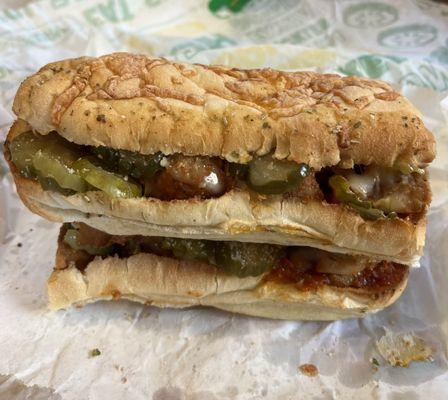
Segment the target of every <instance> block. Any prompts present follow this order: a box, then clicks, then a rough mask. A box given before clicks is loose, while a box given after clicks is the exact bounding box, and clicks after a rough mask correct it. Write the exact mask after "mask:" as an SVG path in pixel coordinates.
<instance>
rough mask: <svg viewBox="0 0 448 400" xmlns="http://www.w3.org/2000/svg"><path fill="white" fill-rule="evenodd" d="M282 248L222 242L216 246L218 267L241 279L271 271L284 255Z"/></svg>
mask: <svg viewBox="0 0 448 400" xmlns="http://www.w3.org/2000/svg"><path fill="white" fill-rule="evenodd" d="M283 251H284V250H283V249H282V247H281V246H276V245H270V244H261V243H241V242H222V243H219V245H217V246H216V251H215V256H216V265H217V266H218V268H219V269H221V270H222V271H224V272H226V273H228V274H230V275H236V276H238V277H240V278H243V277H247V276H258V275H261V274H263V273H265V272H267V271H270V270H271V269H272V268H273V267H274V266H275V265H276V264H277V262H278V261H279V260H280V258H281V257H282V255H283Z"/></svg>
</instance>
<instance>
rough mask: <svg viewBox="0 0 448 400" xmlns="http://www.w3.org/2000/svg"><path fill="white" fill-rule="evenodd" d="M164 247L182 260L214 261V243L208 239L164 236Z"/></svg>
mask: <svg viewBox="0 0 448 400" xmlns="http://www.w3.org/2000/svg"><path fill="white" fill-rule="evenodd" d="M162 249H164V250H170V251H171V252H172V253H173V255H174V257H176V258H180V259H182V260H189V261H193V260H200V261H207V262H212V261H213V259H214V247H213V243H210V242H208V241H206V240H194V239H178V238H164V239H163V241H162Z"/></svg>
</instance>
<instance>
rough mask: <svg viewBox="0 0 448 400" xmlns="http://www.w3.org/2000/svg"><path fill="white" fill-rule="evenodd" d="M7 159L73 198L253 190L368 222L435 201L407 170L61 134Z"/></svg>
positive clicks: (17, 143) (33, 138) (422, 176)
mask: <svg viewBox="0 0 448 400" xmlns="http://www.w3.org/2000/svg"><path fill="white" fill-rule="evenodd" d="M8 149H9V151H8ZM7 156H8V157H9V158H10V160H11V161H12V163H13V164H14V165H15V167H16V169H17V171H18V173H19V174H20V175H21V176H22V177H25V178H28V179H33V180H37V181H39V183H40V185H41V186H42V188H43V189H44V190H52V191H57V192H60V193H62V194H64V195H66V196H70V195H73V194H75V193H82V192H87V191H91V190H100V191H103V192H105V193H106V194H107V195H109V196H111V197H118V198H135V197H142V196H145V197H152V198H157V199H160V200H164V201H171V200H183V199H190V198H202V199H206V198H212V197H219V196H221V195H223V194H224V193H226V192H228V191H230V190H249V191H250V192H251V193H253V194H254V195H260V196H263V197H266V196H275V195H277V196H283V197H286V198H288V197H289V198H291V197H293V198H297V199H299V200H317V201H327V202H329V203H341V204H344V205H346V206H348V207H350V208H351V209H352V210H353V211H355V212H357V213H359V214H360V215H361V216H362V217H363V218H365V219H378V218H395V217H397V216H398V217H400V218H411V219H412V218H413V217H416V219H418V216H420V215H421V214H422V213H424V211H425V209H426V206H427V205H428V204H429V201H430V194H429V187H428V183H427V179H426V172H425V170H424V169H420V168H417V167H413V166H411V165H410V164H407V163H403V162H397V163H396V164H395V165H394V166H393V167H388V168H386V167H378V166H374V165H370V166H364V165H355V166H354V169H339V168H336V167H335V168H324V169H322V170H320V171H314V170H312V169H311V168H310V167H309V166H308V165H306V164H298V163H295V162H294V161H289V160H277V159H275V158H273V157H272V155H271V154H267V155H264V156H256V157H254V158H253V159H252V160H251V161H249V162H248V163H247V164H237V163H231V162H228V161H226V160H223V159H220V158H218V157H206V156H184V155H182V154H179V153H177V154H173V155H163V154H162V153H157V154H151V155H145V154H139V153H136V152H130V151H127V150H116V149H111V148H107V147H103V146H99V147H93V146H83V145H77V144H74V143H72V142H69V141H68V140H66V139H64V138H63V137H61V136H60V135H58V134H57V133H56V132H52V133H50V134H48V135H39V134H36V133H33V132H31V131H29V132H25V133H22V134H20V135H18V136H16V137H15V138H14V139H13V140H12V141H11V142H10V143H7Z"/></svg>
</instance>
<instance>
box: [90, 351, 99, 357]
mask: <svg viewBox="0 0 448 400" xmlns="http://www.w3.org/2000/svg"><path fill="white" fill-rule="evenodd" d="M100 355H101V351H99V349H92V350H90V351H89V358H93V357H98V356H100Z"/></svg>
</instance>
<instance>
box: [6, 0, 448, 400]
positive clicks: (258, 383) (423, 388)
mask: <svg viewBox="0 0 448 400" xmlns="http://www.w3.org/2000/svg"><path fill="white" fill-rule="evenodd" d="M256 3H257V4H255V5H254V4H251V3H250V5H249V6H248V8H247V9H246V10H245V11H243V12H241V13H239V14H238V15H235V16H231V15H230V14H229V13H226V12H222V11H220V12H219V13H218V16H213V15H212V14H210V12H209V11H208V10H207V8H206V2H204V1H183V2H180V1H179V2H171V3H170V2H162V1H160V0H147V1H135V2H133V1H132V2H131V1H130V0H116V1H110V2H102V1H89V2H87V1H76V0H53V1H40V2H36V3H31V4H29V5H28V6H26V7H25V8H23V9H18V10H6V11H5V10H2V9H0V55H1V57H0V129H1V134H2V135H5V133H6V130H7V127H8V125H9V124H10V123H11V122H12V120H13V115H12V112H11V111H10V109H11V102H12V98H13V96H14V94H15V90H16V88H17V86H18V84H19V82H20V80H21V79H23V77H24V76H26V75H28V74H30V73H32V72H33V71H35V70H36V69H37V68H38V67H40V66H41V65H43V64H45V63H46V62H49V61H53V60H55V59H59V58H64V57H72V56H78V55H81V54H91V55H98V54H103V53H107V52H111V51H114V50H129V51H134V52H141V53H150V54H157V55H161V54H163V55H166V56H170V57H172V58H179V59H186V60H190V61H194V62H203V63H209V62H210V63H221V64H229V65H234V66H241V67H262V66H270V67H274V68H282V69H314V70H318V71H333V72H334V71H336V72H340V73H357V74H363V75H367V76H371V77H374V78H381V79H385V80H388V81H390V82H392V83H393V84H394V85H395V86H396V87H397V89H399V90H401V91H403V92H404V93H405V95H407V96H408V97H409V98H410V100H411V101H413V102H414V104H415V105H416V106H417V107H418V108H419V109H420V110H421V111H422V113H423V115H424V119H425V123H426V124H427V126H428V127H429V128H430V129H432V130H433V131H434V133H435V135H436V138H437V141H438V157H437V159H436V161H435V162H434V163H433V165H432V167H431V178H432V187H433V191H434V199H433V204H432V207H431V210H430V213H429V216H428V234H427V245H426V249H425V255H424V257H423V259H422V263H421V264H422V265H421V268H416V269H413V270H412V273H411V277H410V282H409V287H408V289H407V291H406V292H405V293H404V295H403V297H402V298H401V299H400V300H399V301H398V302H397V303H396V304H395V305H393V306H392V307H390V308H389V309H387V310H385V311H384V312H382V313H380V314H377V315H373V316H369V317H367V318H365V319H363V320H351V321H343V322H334V323H325V322H319V323H314V322H303V323H302V322H283V321H272V320H263V319H258V318H246V317H242V316H236V315H231V314H229V313H225V312H219V311H214V310H211V309H191V310H185V311H176V310H169V309H167V310H158V309H155V308H152V307H144V306H141V305H136V304H132V303H128V302H110V303H97V304H93V305H90V306H87V307H85V308H83V309H74V310H70V311H67V312H57V313H51V312H48V311H47V310H46V294H45V284H46V279H47V277H48V275H49V274H50V271H51V269H52V266H53V259H54V253H55V247H56V237H57V232H58V229H59V227H58V226H57V225H56V224H52V223H50V222H47V221H45V220H43V219H41V218H39V217H37V216H35V215H33V214H31V213H30V212H29V211H28V210H26V209H25V208H24V206H23V205H22V204H21V203H20V201H19V200H18V198H17V195H16V194H15V191H14V187H13V184H12V182H11V179H10V176H9V174H5V175H4V176H3V177H2V178H1V180H0V239H1V245H0V274H1V280H0V304H1V305H2V307H1V308H0V326H1V327H2V328H1V329H0V354H1V357H0V399H12V398H24V399H25V398H27V399H64V400H71V399H80V398H85V399H87V398H88V399H133V400H134V399H135V400H138V399H148V398H150V399H154V400H190V399H195V400H200V399H204V400H205V399H207V400H211V399H229V398H236V399H259V398H266V399H272V398H275V399H292V398H311V399H332V398H379V399H393V400H398V399H410V400H412V399H417V398H421V397H425V398H428V399H446V398H447V393H448V362H447V342H448V311H447V310H448V290H447V288H448V273H447V268H448V265H447V263H448V261H447V260H448V239H447V238H448V129H447V120H448V98H446V96H447V92H446V91H447V90H448V72H447V70H446V67H445V66H444V63H448V59H447V52H448V48H447V47H446V46H448V43H445V40H446V38H447V31H448V29H447V23H446V22H447V18H448V11H447V8H445V7H443V6H439V5H435V4H434V3H431V2H429V1H418V2H411V1H405V0H399V1H398V0H397V1H394V2H389V3H386V2H368V4H367V3H366V2H361V1H345V2H327V1H323V0H320V1H315V2H311V1H300V2H296V1H294V2H292V1H285V2H276V4H277V5H276V6H273V5H272V4H273V3H274V2H266V1H259V2H256ZM361 6H362V7H361ZM431 27H432V28H433V29H432V28H431ZM363 28H367V29H369V30H368V32H369V33H368V34H367V33H366V32H367V31H363ZM414 28H416V29H414ZM412 29H414V30H413V31H412ZM267 41H270V42H273V43H277V44H275V45H268V46H262V45H260V43H262V42H267ZM282 43H286V44H282ZM288 43H289V44H288ZM291 43H294V45H291ZM298 44H299V45H306V46H308V47H302V46H299V45H298ZM237 45H239V46H240V47H235V46H237ZM312 46H325V47H328V48H327V49H324V50H323V49H317V48H315V47H312ZM224 47H225V48H224ZM373 53H376V54H373ZM386 332H393V333H410V332H412V333H414V334H415V335H417V336H418V337H420V338H422V339H423V340H424V341H425V343H426V345H428V346H429V347H431V348H432V349H433V361H432V362H430V361H426V362H414V363H412V364H411V365H410V366H409V367H408V368H400V367H392V366H390V365H388V364H387V363H386V361H385V360H384V359H383V358H382V356H381V354H380V353H379V352H378V350H377V347H376V344H375V343H376V341H377V340H379V339H380V338H381V337H382V336H383V335H384V334H385V333H386ZM93 349H99V351H100V352H101V354H100V355H99V356H96V357H91V356H90V352H91V350H93ZM373 358H374V359H375V360H377V361H378V363H379V365H378V366H377V365H375V364H376V362H375V361H372V359H373ZM306 363H310V364H313V365H315V366H316V367H317V368H318V375H317V376H316V377H309V376H307V375H304V374H303V373H301V372H300V371H299V369H298V368H299V366H300V365H303V364H306Z"/></svg>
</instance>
